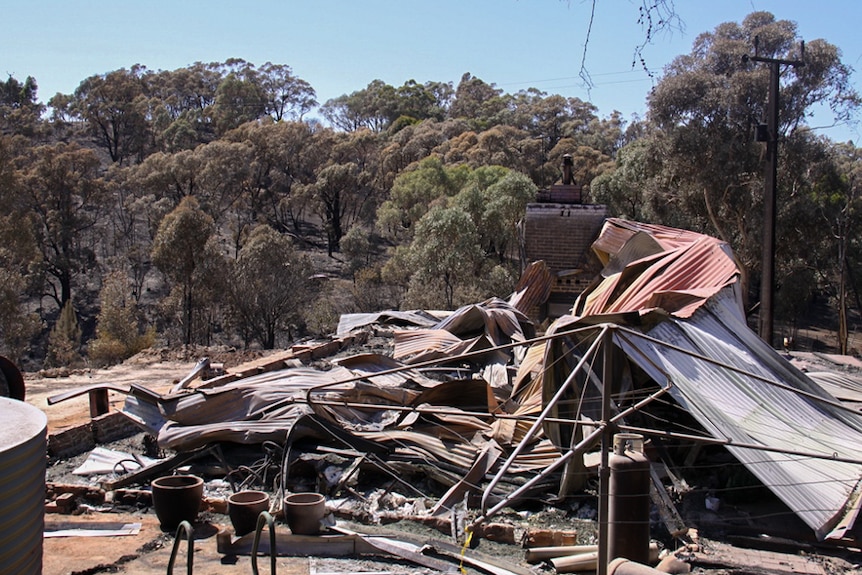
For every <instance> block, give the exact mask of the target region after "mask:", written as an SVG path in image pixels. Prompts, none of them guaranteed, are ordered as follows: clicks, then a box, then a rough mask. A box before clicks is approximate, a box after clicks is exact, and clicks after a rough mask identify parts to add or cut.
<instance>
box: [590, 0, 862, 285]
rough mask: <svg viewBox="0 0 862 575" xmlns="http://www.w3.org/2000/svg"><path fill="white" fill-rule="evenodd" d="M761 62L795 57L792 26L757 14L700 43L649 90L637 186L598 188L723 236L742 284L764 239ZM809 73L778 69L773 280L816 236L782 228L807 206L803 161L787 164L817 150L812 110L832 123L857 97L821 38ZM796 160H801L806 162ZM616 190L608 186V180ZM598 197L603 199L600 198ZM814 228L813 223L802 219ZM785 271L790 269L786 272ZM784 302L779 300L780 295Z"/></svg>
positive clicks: (810, 47) (665, 218) (808, 58)
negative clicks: (820, 110) (796, 249)
mask: <svg viewBox="0 0 862 575" xmlns="http://www.w3.org/2000/svg"><path fill="white" fill-rule="evenodd" d="M755 38H759V45H758V49H759V54H760V55H761V56H765V57H775V58H782V59H788V60H789V59H795V58H799V57H801V54H800V52H799V47H800V38H799V36H798V34H797V27H796V24H795V23H793V22H790V21H787V20H776V19H775V17H774V16H773V15H772V14H769V13H767V12H754V13H752V14H750V15H749V16H747V17H746V18H745V19H744V20H743V22H742V23H741V24H737V23H734V22H728V23H724V24H721V25H719V26H718V27H716V28H715V30H714V31H712V32H706V33H703V34H701V35H699V36H698V37H697V39H696V40H695V42H694V45H693V47H692V52H691V53H690V54H686V55H682V56H679V57H677V58H676V59H675V60H674V61H673V62H672V63H671V64H670V65H668V66H667V68H666V69H665V71H664V76H663V77H662V79H661V80H660V81H659V82H658V84H657V85H656V87H655V89H654V90H653V91H652V92H651V94H650V96H649V99H648V104H649V112H648V120H649V122H650V123H651V124H652V129H651V130H650V131H649V132H648V133H647V134H646V136H645V138H644V140H643V141H641V142H636V143H634V144H632V145H634V146H636V150H637V151H636V153H634V154H627V155H625V156H623V157H622V158H621V159H622V160H623V162H621V163H625V162H632V161H635V162H637V164H638V165H637V166H634V165H632V166H631V168H633V169H629V168H626V169H625V170H624V171H625V173H626V177H634V178H638V179H637V180H635V181H631V182H629V183H624V182H623V181H621V180H620V178H618V177H617V176H613V175H608V176H605V178H607V179H606V180H604V181H600V182H597V183H596V185H595V186H594V189H596V190H604V191H610V190H611V188H613V190H615V192H614V193H615V194H617V198H618V199H621V198H619V196H618V193H619V192H622V191H624V190H627V191H628V192H630V193H635V194H639V195H640V196H641V197H640V198H639V199H637V200H635V201H630V202H629V204H630V205H636V206H637V209H638V210H639V211H640V212H641V213H642V214H643V215H644V216H645V217H646V218H648V219H651V220H653V221H656V222H662V223H667V224H670V225H677V226H680V227H686V228H690V229H694V230H698V231H703V232H705V233H709V234H711V235H715V236H718V237H720V238H721V239H723V240H725V241H727V242H728V243H729V244H730V245H731V246H732V247H733V249H734V253H735V255H736V257H737V259H738V261H739V263H740V265H741V268H742V273H743V286H744V288H747V287H748V285H749V284H750V280H751V278H752V274H755V273H758V270H759V258H760V252H761V238H762V232H761V230H762V213H763V209H762V201H763V198H762V189H763V184H762V178H761V174H762V171H763V165H762V151H763V148H762V144H760V143H757V142H755V141H754V137H753V136H754V127H755V124H757V123H758V118H760V117H763V114H764V111H765V107H766V99H767V86H768V82H769V70H768V67H765V66H761V65H758V64H756V63H754V62H751V61H749V62H747V63H744V61H743V56H744V55H747V54H751V53H752V52H753V50H754V45H755ZM804 58H805V66H804V67H799V68H794V67H787V68H785V69H783V70H782V74H781V86H780V101H781V104H782V105H781V109H780V110H779V117H780V126H779V134H778V137H779V139H780V140H781V142H782V150H783V151H782V154H781V155H780V158H782V164H781V167H780V170H779V198H778V205H779V206H780V211H779V214H778V218H779V219H778V233H779V236H780V238H781V240H782V241H779V242H778V245H777V248H778V251H777V254H776V267H777V270H778V282H777V283H779V284H780V283H782V278H788V279H789V278H790V277H792V275H793V274H792V269H791V267H792V258H789V257H788V255H787V253H786V252H787V250H788V247H789V246H791V245H793V244H794V243H795V242H803V241H806V240H807V239H809V238H810V237H812V235H816V234H817V233H820V232H818V231H817V230H816V229H810V228H808V229H806V228H798V227H793V226H789V225H787V223H788V222H789V221H790V220H791V219H792V220H793V221H796V222H801V223H805V220H803V219H799V218H796V217H794V215H793V214H795V213H797V212H798V211H800V210H803V211H804V209H806V208H807V200H805V199H804V198H805V193H802V192H804V190H806V189H810V185H811V182H810V181H809V180H808V179H807V178H806V177H804V172H805V170H807V169H808V168H809V166H808V165H806V163H805V162H804V161H802V162H800V161H794V162H790V161H787V160H788V158H790V157H792V156H793V154H792V152H791V150H790V147H792V146H794V145H801V144H803V143H804V144H805V145H806V146H807V145H814V144H816V142H814V143H813V142H812V137H811V136H810V135H806V133H805V131H806V130H807V125H806V122H807V118H808V113H809V112H810V111H811V107H812V106H815V105H818V104H823V105H827V106H829V107H831V108H832V110H833V111H834V113H835V115H836V117H838V118H843V117H846V116H847V115H848V114H851V113H853V111H854V110H855V109H856V108H857V106H858V103H859V95H858V94H857V93H856V91H855V90H854V89H853V87H852V85H851V84H850V80H849V78H850V69H849V68H848V67H847V66H846V65H844V64H843V63H842V62H841V59H840V54H839V52H838V50H837V48H835V46H833V45H832V44H829V43H828V42H827V41H825V40H820V39H818V40H811V41H808V42H806V45H805V56H804ZM798 157H804V156H802V155H800V156H798ZM611 181H613V182H614V185H613V186H610V187H608V186H605V182H611ZM604 191H602V192H599V194H598V196H599V199H600V198H601V196H602V194H603V193H604ZM807 221H808V222H812V221H813V220H811V219H810V218H809V219H808V220H807ZM788 266H791V267H788ZM779 296H780V294H779Z"/></svg>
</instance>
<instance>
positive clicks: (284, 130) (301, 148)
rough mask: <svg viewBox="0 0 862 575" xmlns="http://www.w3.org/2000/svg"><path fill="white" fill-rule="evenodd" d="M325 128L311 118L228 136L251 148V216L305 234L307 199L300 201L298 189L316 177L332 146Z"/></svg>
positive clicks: (252, 125)
mask: <svg viewBox="0 0 862 575" xmlns="http://www.w3.org/2000/svg"><path fill="white" fill-rule="evenodd" d="M323 131H324V130H322V129H320V128H318V127H316V126H315V125H313V124H310V123H308V122H291V121H282V122H272V121H261V122H252V123H248V124H244V125H243V126H241V127H239V128H238V129H236V130H234V131H232V132H230V133H228V134H227V135H226V136H225V139H226V140H228V141H231V142H239V143H243V144H244V145H247V146H249V147H250V149H251V160H250V164H249V166H248V170H249V172H250V185H249V189H248V191H247V193H248V195H247V197H246V202H247V205H248V209H249V211H250V213H249V218H250V219H253V220H261V221H264V222H266V223H267V224H268V225H270V226H271V227H272V228H274V229H275V230H277V231H279V232H287V231H292V232H294V233H299V232H300V230H301V228H302V223H303V221H302V220H303V207H304V202H303V201H299V200H297V196H298V195H299V194H298V190H299V188H301V187H302V186H303V185H306V184H310V183H312V182H313V181H314V179H315V173H316V172H317V171H319V170H320V168H321V166H322V165H324V164H325V162H326V161H327V157H328V154H329V149H330V147H331V146H329V145H326V144H324V143H322V140H325V139H326V138H323V136H322V135H321V132H323Z"/></svg>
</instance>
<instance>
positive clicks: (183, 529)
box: [167, 521, 195, 575]
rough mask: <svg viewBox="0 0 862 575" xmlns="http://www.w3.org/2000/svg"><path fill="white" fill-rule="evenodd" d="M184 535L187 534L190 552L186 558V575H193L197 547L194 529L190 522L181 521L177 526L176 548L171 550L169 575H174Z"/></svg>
mask: <svg viewBox="0 0 862 575" xmlns="http://www.w3.org/2000/svg"><path fill="white" fill-rule="evenodd" d="M183 533H185V534H186V539H188V541H189V550H188V554H187V555H188V556H187V558H186V575H192V571H193V570H194V562H195V546H194V529H192V524H191V523H189V522H188V521H181V522H180V524H179V525H178V526H177V534H176V537H174V547H173V549H171V559H170V561H168V573H167V575H172V574H173V572H174V561H175V560H176V558H177V550H178V549H179V547H180V541H181V540H182V535H183Z"/></svg>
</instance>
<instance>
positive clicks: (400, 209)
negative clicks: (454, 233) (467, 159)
mask: <svg viewBox="0 0 862 575" xmlns="http://www.w3.org/2000/svg"><path fill="white" fill-rule="evenodd" d="M469 173H470V168H469V167H468V166H466V165H464V164H460V165H455V166H444V164H443V162H442V160H441V159H440V158H439V157H437V156H429V157H428V158H426V159H424V160H422V161H421V162H419V163H418V164H417V165H416V166H415V167H414V168H413V169H409V170H406V171H404V172H402V173H401V174H400V175H399V176H398V177H397V178H395V182H394V183H393V185H392V189H391V191H390V194H389V199H387V200H386V201H384V202H383V204H382V205H381V206H380V209H379V210H378V211H377V228H378V229H379V230H380V232H381V233H382V234H384V235H385V236H387V237H389V238H390V239H392V240H399V239H403V238H407V239H409V238H411V237H412V236H413V231H414V229H413V228H414V226H415V225H416V224H417V222H419V220H420V219H421V218H422V216H424V215H425V213H426V212H427V211H428V210H429V209H431V208H432V207H434V206H435V205H440V204H445V200H446V198H448V197H451V196H454V195H455V194H457V193H458V192H459V191H460V190H461V188H462V187H463V186H464V184H465V183H466V181H467V177H468V176H469Z"/></svg>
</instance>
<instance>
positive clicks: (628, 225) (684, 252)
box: [572, 218, 739, 317]
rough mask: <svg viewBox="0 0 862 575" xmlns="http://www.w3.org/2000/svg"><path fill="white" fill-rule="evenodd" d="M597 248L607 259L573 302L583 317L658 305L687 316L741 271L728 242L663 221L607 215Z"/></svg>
mask: <svg viewBox="0 0 862 575" xmlns="http://www.w3.org/2000/svg"><path fill="white" fill-rule="evenodd" d="M630 244H634V245H635V247H634V248H632V247H628V246H630ZM593 250H594V251H595V252H596V254H597V255H598V256H599V259H601V260H602V261H603V262H607V264H606V268H605V271H604V272H603V273H602V276H603V279H601V280H600V281H599V282H598V283H596V284H594V285H593V286H591V287H590V288H589V289H587V290H585V291H584V293H582V294H581V295H580V296H579V297H578V300H577V301H576V302H575V305H574V307H573V310H572V313H573V315H575V316H579V317H580V316H594V315H602V314H610V313H622V312H641V313H645V312H648V311H650V310H652V309H655V308H660V309H663V310H665V311H666V312H668V313H670V314H673V315H675V316H677V317H689V316H691V314H692V313H694V311H695V310H696V309H697V308H698V307H699V306H700V305H702V304H703V303H704V302H705V301H706V300H707V299H708V298H709V297H710V296H712V295H713V294H715V293H717V292H718V291H719V290H720V289H722V288H723V287H725V286H727V285H731V284H733V283H735V282H736V279H737V277H738V276H739V269H738V268H737V267H736V263H735V262H734V260H733V254H732V252H731V250H730V248H729V246H728V245H727V244H726V243H724V242H722V241H720V240H717V239H715V238H712V237H709V236H705V235H703V234H697V233H694V232H687V231H684V230H674V229H672V228H666V227H663V226H654V225H648V224H640V223H637V222H629V221H626V220H620V219H616V218H611V219H608V220H607V221H606V222H605V225H604V226H603V228H602V231H601V233H600V234H599V237H598V239H597V240H596V242H595V243H594V244H593Z"/></svg>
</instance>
